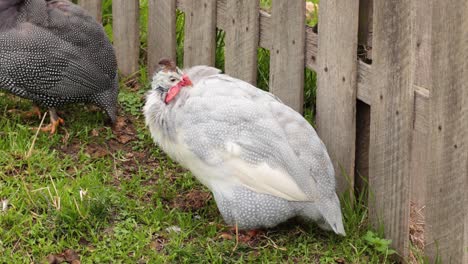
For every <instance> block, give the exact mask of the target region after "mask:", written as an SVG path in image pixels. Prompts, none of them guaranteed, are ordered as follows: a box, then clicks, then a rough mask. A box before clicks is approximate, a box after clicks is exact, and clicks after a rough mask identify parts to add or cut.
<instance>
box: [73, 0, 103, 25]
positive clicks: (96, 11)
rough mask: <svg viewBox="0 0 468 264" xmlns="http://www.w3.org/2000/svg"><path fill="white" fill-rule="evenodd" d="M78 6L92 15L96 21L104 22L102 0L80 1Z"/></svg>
mask: <svg viewBox="0 0 468 264" xmlns="http://www.w3.org/2000/svg"><path fill="white" fill-rule="evenodd" d="M78 5H80V6H81V7H83V8H84V9H85V10H86V11H88V12H89V14H90V15H92V16H93V17H94V18H95V19H96V21H98V22H99V23H101V21H102V0H79V1H78Z"/></svg>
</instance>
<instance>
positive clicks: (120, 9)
mask: <svg viewBox="0 0 468 264" xmlns="http://www.w3.org/2000/svg"><path fill="white" fill-rule="evenodd" d="M112 14H113V16H112V17H113V20H112V21H113V25H112V29H113V35H114V47H115V53H116V56H117V64H118V65H119V70H120V72H121V73H122V74H123V75H130V74H132V73H135V72H137V71H138V69H139V66H138V58H139V53H140V37H139V36H140V29H139V22H138V19H139V2H138V0H130V1H129V0H114V1H113V2H112Z"/></svg>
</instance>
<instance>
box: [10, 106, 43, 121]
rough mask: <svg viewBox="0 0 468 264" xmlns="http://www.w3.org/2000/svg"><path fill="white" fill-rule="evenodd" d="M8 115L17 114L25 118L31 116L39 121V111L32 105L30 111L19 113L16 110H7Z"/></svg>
mask: <svg viewBox="0 0 468 264" xmlns="http://www.w3.org/2000/svg"><path fill="white" fill-rule="evenodd" d="M8 113H18V114H20V115H22V116H24V117H26V118H29V117H32V116H37V117H38V118H39V119H41V116H42V114H41V110H40V109H39V107H38V106H37V105H33V107H32V109H31V110H29V111H21V110H18V109H10V110H8Z"/></svg>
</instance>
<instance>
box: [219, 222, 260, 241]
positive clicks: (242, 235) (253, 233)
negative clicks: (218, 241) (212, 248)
mask: <svg viewBox="0 0 468 264" xmlns="http://www.w3.org/2000/svg"><path fill="white" fill-rule="evenodd" d="M262 233H263V231H262V230H260V229H253V230H246V231H243V230H238V229H236V227H235V226H233V227H232V228H230V229H229V231H228V232H222V233H221V235H220V237H221V238H223V239H229V240H230V239H233V238H234V236H235V237H236V241H238V242H242V243H248V242H250V241H252V240H254V239H255V238H257V236H259V235H261V234H262Z"/></svg>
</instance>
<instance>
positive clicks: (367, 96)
mask: <svg viewBox="0 0 468 264" xmlns="http://www.w3.org/2000/svg"><path fill="white" fill-rule="evenodd" d="M188 1H190V0H178V1H177V8H178V9H180V10H182V11H183V12H188V10H189V9H188V7H187V3H188ZM226 5H227V0H218V2H217V12H216V14H217V18H216V21H217V27H218V28H219V29H222V30H226V28H227V24H228V21H227V14H226V10H227V6H226ZM259 16H260V30H259V31H260V32H259V45H260V47H262V48H265V49H268V50H270V51H271V50H273V29H272V18H271V15H270V14H268V13H267V12H265V11H263V10H260V11H259ZM305 28H306V40H305V42H306V43H305V45H306V47H305V49H306V54H305V66H306V67H307V68H309V69H311V70H313V71H316V72H317V71H319V69H318V65H317V51H318V35H317V33H315V32H313V30H312V28H311V27H309V26H305ZM371 75H372V67H371V66H370V65H368V64H366V63H364V62H362V61H358V86H357V98H358V99H359V100H361V101H363V102H365V103H366V104H369V105H370V104H371V97H372V96H371V93H372V86H371V81H370V80H371ZM415 96H416V97H417V98H418V99H417V100H420V101H421V102H426V101H427V97H426V96H421V94H418V93H416V94H415ZM424 105H425V103H424ZM416 111H417V112H416V113H415V114H416V119H418V118H419V117H420V116H421V117H422V118H423V119H424V118H425V115H427V112H419V108H418V109H416ZM423 124H424V123H423ZM422 129H426V128H422Z"/></svg>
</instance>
